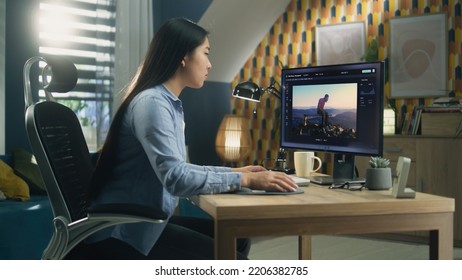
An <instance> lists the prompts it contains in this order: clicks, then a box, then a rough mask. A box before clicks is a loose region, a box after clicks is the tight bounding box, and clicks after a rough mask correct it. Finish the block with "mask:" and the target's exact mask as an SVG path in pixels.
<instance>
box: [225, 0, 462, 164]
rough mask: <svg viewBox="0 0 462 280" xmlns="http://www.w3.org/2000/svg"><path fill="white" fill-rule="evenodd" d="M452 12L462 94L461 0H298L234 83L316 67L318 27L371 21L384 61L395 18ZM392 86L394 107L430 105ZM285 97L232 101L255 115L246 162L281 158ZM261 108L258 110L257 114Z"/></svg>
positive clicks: (452, 53) (453, 63)
mask: <svg viewBox="0 0 462 280" xmlns="http://www.w3.org/2000/svg"><path fill="white" fill-rule="evenodd" d="M440 12H444V13H447V16H448V56H449V63H448V80H449V81H448V85H449V90H450V95H455V96H462V78H461V76H462V73H461V72H462V70H461V67H462V61H461V57H462V51H461V49H462V42H461V37H462V32H461V26H462V22H461V1H460V0H452V1H451V0H445V1H442V0H432V1H431V0H428V1H425V0H414V1H411V0H404V1H401V0H392V1H385V0H377V1H360V0H338V1H334V0H292V1H291V2H290V4H289V5H288V6H287V9H286V11H285V12H284V14H283V15H281V16H280V17H279V18H278V19H277V21H276V22H275V23H274V25H273V26H272V27H271V29H270V30H269V32H268V33H267V34H266V36H265V37H264V38H263V39H262V40H261V42H260V44H259V45H258V47H257V48H256V49H255V51H254V53H253V54H252V55H251V56H250V57H249V59H248V60H247V62H246V63H245V65H244V66H243V67H242V69H241V71H240V72H239V74H238V75H236V77H235V78H234V80H233V82H232V86H233V87H234V86H235V85H236V84H237V83H239V82H242V81H247V80H252V81H253V82H255V83H257V84H259V85H260V86H262V87H267V86H268V85H269V84H270V81H271V78H274V79H275V80H276V81H280V79H281V66H284V67H300V66H307V65H314V62H313V47H312V46H313V44H314V36H313V34H312V29H313V27H315V26H317V25H324V24H333V23H342V22H354V21H365V22H366V32H367V42H368V43H369V42H370V41H371V40H372V39H377V40H378V42H379V46H380V48H379V60H386V59H387V53H388V34H389V19H390V18H392V17H396V16H411V15H421V14H429V13H440ZM388 97H389V84H388V82H386V84H385V98H386V100H385V101H386V102H388V103H390V104H391V105H392V106H393V107H394V108H401V107H402V106H403V105H404V106H406V107H407V110H408V111H409V110H412V108H413V106H414V105H416V104H428V103H430V102H431V99H428V98H427V99H424V98H410V99H388ZM280 105H281V104H280V101H279V100H277V99H276V98H274V97H270V96H269V95H265V96H264V97H262V100H261V102H260V103H253V102H249V101H245V100H241V99H237V98H232V100H231V110H232V112H233V114H236V115H242V116H245V117H247V118H248V119H249V123H250V127H251V130H252V137H253V147H254V149H253V152H252V153H251V154H250V156H249V158H248V159H247V160H246V161H244V162H241V163H238V164H240V165H242V164H259V163H261V162H262V160H264V159H266V158H273V159H274V158H276V155H277V150H278V147H279V140H280V139H279V117H280V113H281V112H280ZM254 112H255V113H254Z"/></svg>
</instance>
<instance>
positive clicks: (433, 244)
mask: <svg viewBox="0 0 462 280" xmlns="http://www.w3.org/2000/svg"><path fill="white" fill-rule="evenodd" d="M448 216H449V217H448V218H447V220H448V221H442V222H443V226H441V227H440V228H439V229H438V230H431V231H430V240H429V243H430V259H431V260H452V259H454V241H453V240H454V239H453V238H454V233H453V223H452V219H453V215H448Z"/></svg>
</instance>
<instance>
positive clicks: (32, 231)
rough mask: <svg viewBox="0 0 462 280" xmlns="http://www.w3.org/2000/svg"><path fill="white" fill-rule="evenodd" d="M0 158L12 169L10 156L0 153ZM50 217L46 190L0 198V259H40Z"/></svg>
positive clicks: (47, 233) (50, 228) (12, 159)
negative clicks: (17, 197) (26, 195)
mask: <svg viewBox="0 0 462 280" xmlns="http://www.w3.org/2000/svg"><path fill="white" fill-rule="evenodd" d="M0 160H2V161H3V162H4V163H6V164H8V165H9V166H11V167H12V168H13V169H14V157H13V155H0ZM15 172H16V170H15ZM29 183H30V182H29ZM52 220H53V212H52V209H51V206H50V202H49V200H48V196H47V195H46V193H40V192H37V191H31V192H30V196H29V198H28V199H24V200H20V199H3V200H0V260H35V259H40V258H41V256H42V252H43V250H44V249H45V247H46V246H47V245H48V242H49V240H50V238H51V236H52V233H53V226H52Z"/></svg>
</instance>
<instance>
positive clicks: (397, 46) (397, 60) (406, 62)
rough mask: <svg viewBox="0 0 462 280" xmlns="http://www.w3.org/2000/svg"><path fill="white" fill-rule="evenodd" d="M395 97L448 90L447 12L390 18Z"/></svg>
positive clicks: (392, 83)
mask: <svg viewBox="0 0 462 280" xmlns="http://www.w3.org/2000/svg"><path fill="white" fill-rule="evenodd" d="M389 48H390V49H389V62H390V65H389V71H390V72H389V77H390V97H391V98H417V97H423V98H426V97H438V96H445V95H446V93H447V67H448V56H447V15H446V14H445V13H437V14H427V15H418V16H405V17H394V18H391V19H390V37H389Z"/></svg>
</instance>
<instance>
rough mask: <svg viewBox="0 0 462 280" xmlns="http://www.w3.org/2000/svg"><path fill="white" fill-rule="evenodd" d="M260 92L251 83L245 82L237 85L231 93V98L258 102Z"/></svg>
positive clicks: (255, 85)
mask: <svg viewBox="0 0 462 280" xmlns="http://www.w3.org/2000/svg"><path fill="white" fill-rule="evenodd" d="M261 93H262V90H261V89H260V87H259V86H258V85H257V84H256V83H254V82H251V81H246V82H242V83H240V84H238V85H237V86H236V87H235V88H234V91H233V96H234V97H237V98H242V99H246V100H250V101H253V102H260V98H261Z"/></svg>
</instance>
